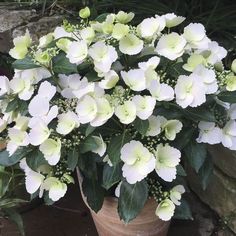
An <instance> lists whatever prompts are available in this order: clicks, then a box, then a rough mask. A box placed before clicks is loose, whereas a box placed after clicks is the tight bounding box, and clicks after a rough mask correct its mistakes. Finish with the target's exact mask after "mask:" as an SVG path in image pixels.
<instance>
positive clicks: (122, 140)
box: [107, 132, 131, 165]
mask: <svg viewBox="0 0 236 236" xmlns="http://www.w3.org/2000/svg"><path fill="white" fill-rule="evenodd" d="M130 140H131V137H130V136H129V135H128V134H127V133H126V132H124V133H123V134H120V135H118V136H115V137H113V138H112V139H111V141H110V143H109V145H108V147H107V154H108V156H109V159H110V160H111V162H112V164H113V165H116V164H117V163H119V162H120V161H121V159H120V150H121V148H122V147H123V146H124V144H126V143H128V142H129V141H130Z"/></svg>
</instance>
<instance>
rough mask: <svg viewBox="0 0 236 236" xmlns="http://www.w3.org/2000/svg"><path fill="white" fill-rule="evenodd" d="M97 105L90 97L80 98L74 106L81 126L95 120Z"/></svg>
mask: <svg viewBox="0 0 236 236" xmlns="http://www.w3.org/2000/svg"><path fill="white" fill-rule="evenodd" d="M97 111H98V108H97V103H96V100H95V99H94V98H93V97H91V96H90V95H85V96H84V97H82V98H81V99H80V100H79V101H78V103H77V106H76V113H77V115H78V120H79V122H80V123H81V124H86V123H89V122H91V121H92V120H94V119H95V117H96V115H97Z"/></svg>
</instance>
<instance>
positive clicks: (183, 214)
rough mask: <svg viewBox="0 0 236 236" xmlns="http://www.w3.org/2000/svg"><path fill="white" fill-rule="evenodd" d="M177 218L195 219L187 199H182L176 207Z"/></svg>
mask: <svg viewBox="0 0 236 236" xmlns="http://www.w3.org/2000/svg"><path fill="white" fill-rule="evenodd" d="M174 218H175V219H180V220H193V216H192V212H191V209H190V207H189V204H188V203H187V201H186V200H184V199H182V200H181V204H180V205H179V206H176V208H175V214H174Z"/></svg>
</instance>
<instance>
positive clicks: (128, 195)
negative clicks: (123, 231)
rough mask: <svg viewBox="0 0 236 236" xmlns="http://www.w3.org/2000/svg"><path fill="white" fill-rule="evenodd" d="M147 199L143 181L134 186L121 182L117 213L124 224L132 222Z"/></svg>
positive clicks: (146, 186)
mask: <svg viewBox="0 0 236 236" xmlns="http://www.w3.org/2000/svg"><path fill="white" fill-rule="evenodd" d="M147 198H148V185H147V182H146V181H145V180H142V181H141V182H137V183H136V184H129V183H127V182H126V181H124V182H122V184H121V188H120V197H119V200H118V213H119V215H120V218H121V219H122V220H124V222H125V223H129V222H130V221H131V220H133V219H134V218H135V217H136V216H137V215H138V214H139V212H140V211H141V210H142V208H143V206H144V204H145V203H146V201H147Z"/></svg>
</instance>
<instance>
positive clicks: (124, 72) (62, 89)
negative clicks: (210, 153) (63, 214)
mask: <svg viewBox="0 0 236 236" xmlns="http://www.w3.org/2000/svg"><path fill="white" fill-rule="evenodd" d="M133 17H134V14H133V13H125V12H122V11H121V12H119V13H118V14H108V15H107V16H106V18H105V19H104V21H102V22H101V21H88V22H87V23H86V25H83V27H74V28H73V27H72V28H73V29H72V30H69V29H68V27H65V26H64V27H63V26H60V27H57V28H56V29H55V30H54V31H53V32H52V33H49V34H47V35H45V36H43V37H41V38H40V40H39V44H38V45H37V47H36V49H35V47H34V50H31V46H32V40H31V38H30V35H29V32H28V31H27V32H26V34H25V35H24V36H21V37H17V38H15V39H14V48H13V49H11V51H10V55H11V56H12V57H13V58H15V59H20V60H21V59H22V60H23V59H24V58H26V56H29V55H30V56H31V57H32V59H33V62H34V63H36V64H37V65H38V67H36V68H32V69H21V70H19V69H17V70H15V74H14V77H13V78H12V79H11V80H9V79H8V78H7V77H4V76H1V77H0V96H2V97H3V99H2V100H0V107H1V113H2V114H3V115H2V116H1V118H0V132H4V131H7V134H8V139H7V148H6V150H7V151H8V152H9V155H10V157H9V158H11V156H12V155H14V153H15V152H16V151H17V150H18V148H20V147H27V146H30V147H31V146H33V147H37V148H38V149H39V151H40V152H41V153H42V154H43V156H44V158H45V160H46V161H47V163H48V166H46V167H47V168H46V167H45V166H43V168H39V169H38V171H34V170H32V169H30V167H29V166H28V165H27V163H26V161H25V159H22V160H21V162H20V166H21V168H22V169H23V170H24V171H25V175H26V180H25V183H26V189H27V191H28V192H29V193H31V194H33V193H35V192H36V191H38V190H39V192H40V194H39V195H40V196H42V195H43V192H44V191H49V198H51V199H52V200H53V201H56V200H58V199H60V198H61V197H63V196H64V194H65V192H66V190H67V185H66V183H64V182H63V181H61V180H60V179H58V178H57V177H55V176H53V174H52V173H53V172H52V171H51V168H53V166H55V165H57V164H58V163H59V162H60V160H61V158H62V151H63V144H62V138H63V137H67V135H69V134H71V133H72V132H78V130H79V129H80V127H82V126H84V125H88V124H89V125H90V126H92V127H94V128H97V127H103V125H105V124H106V123H107V122H108V121H110V120H113V119H115V120H117V121H118V122H119V123H120V125H121V127H125V129H128V128H132V127H133V126H132V125H133V122H134V121H135V120H137V119H139V120H141V121H146V120H147V121H148V125H149V127H148V129H147V131H146V133H145V135H143V136H142V137H153V138H155V137H162V138H164V140H165V142H159V143H158V144H157V145H155V146H152V147H150V146H148V145H146V144H145V143H142V140H143V139H142V137H141V138H139V139H138V138H137V139H136V138H135V139H133V140H130V141H129V142H127V143H125V144H124V145H123V146H122V148H121V151H120V159H121V161H122V163H123V166H122V173H123V177H124V179H125V180H126V181H127V182H128V183H130V184H135V183H137V182H139V181H141V180H143V179H145V178H146V177H147V176H148V174H149V173H151V172H153V171H155V172H156V174H157V175H158V176H159V177H160V178H161V179H163V180H164V181H166V182H171V181H173V180H174V179H175V178H176V174H177V171H176V167H177V166H178V164H179V163H180V159H181V152H180V151H179V150H178V149H177V148H175V147H174V146H173V145H172V144H171V142H172V141H174V140H175V139H176V135H177V134H178V133H179V132H181V130H182V128H183V126H184V124H183V123H182V122H181V120H178V119H166V118H165V117H164V116H162V115H158V114H157V115H156V113H155V112H154V111H155V109H156V108H157V107H158V106H159V105H160V104H162V103H171V104H175V105H176V106H178V107H180V108H181V109H187V108H196V107H199V106H201V105H203V104H205V103H206V101H207V97H208V96H216V95H217V94H218V93H219V92H220V90H226V91H234V90H236V77H235V75H234V72H235V71H234V72H233V71H232V72H231V74H230V76H229V78H227V79H226V82H225V85H224V86H219V82H218V80H217V76H216V73H215V69H214V65H218V64H221V60H222V59H223V58H224V57H225V56H226V54H227V52H226V50H225V49H224V48H223V47H221V46H219V45H218V43H217V42H215V41H211V40H210V39H209V38H208V36H207V34H206V31H205V28H204V26H203V25H202V24H199V23H191V24H189V25H187V26H185V27H184V30H183V32H182V33H181V34H179V33H176V32H174V31H172V27H174V26H177V25H179V24H181V23H182V22H183V21H184V20H185V18H184V17H181V16H176V15H175V14H173V13H171V14H166V15H162V16H158V15H156V16H154V17H150V18H147V19H144V20H143V21H142V22H141V23H140V24H139V25H138V26H133V25H132V24H131V23H130V22H131V20H132V19H133ZM52 44H53V46H50V45H52ZM50 47H52V48H53V51H54V53H50V52H51V51H52V50H51V51H50V50H49V48H50ZM60 53H62V55H64V59H66V60H68V61H69V62H70V63H71V65H72V64H73V65H76V66H78V68H80V66H83V65H86V64H88V65H89V67H88V68H89V71H88V72H93V73H92V74H94V78H95V79H94V78H92V79H91V78H90V76H89V75H88V74H83V73H80V70H78V72H77V73H75V72H74V71H73V72H71V73H67V72H65V73H64V74H63V73H57V72H56V71H54V64H53V63H52V61H53V57H57V55H59V54H60ZM183 56H186V57H187V60H186V59H184V57H183ZM143 58H145V59H143ZM166 60H167V61H168V63H169V64H170V65H171V66H174V64H176V63H181V62H182V63H184V64H183V66H182V70H184V71H185V72H184V73H183V74H181V75H179V76H177V78H176V79H175V83H174V85H171V84H169V83H167V82H165V78H164V79H161V77H162V75H161V73H160V71H163V70H164V71H165V67H163V64H162V63H163V61H166ZM58 63H59V62H58ZM166 76H167V78H166V79H170V78H168V76H170V75H168V74H167V75H166ZM116 90H119V97H114V96H113V94H114V91H116ZM14 99H18V100H19V101H23V102H25V103H26V104H27V108H26V110H27V112H26V114H21V113H20V112H18V111H16V110H11V111H8V109H7V107H9V104H10V102H12V101H13V100H14ZM58 99H63V100H66V99H67V100H70V99H71V100H73V101H74V104H73V107H74V109H71V110H68V111H66V112H60V109H59V106H58V105H55V103H54V101H56V100H58ZM217 102H218V103H219V104H222V102H221V103H220V101H217ZM223 106H224V107H225V109H226V110H228V118H229V119H228V121H227V123H226V124H225V126H224V127H218V126H217V123H214V122H206V121H201V122H198V123H197V125H198V129H199V137H198V138H197V142H203V143H209V144H216V143H222V144H223V145H224V146H225V147H228V148H230V149H232V150H236V122H235V119H236V106H235V105H231V106H229V105H228V104H223ZM53 122H54V123H56V126H55V127H54V126H51V125H52V123H53ZM10 124H14V125H11V126H9V125H10ZM93 137H94V140H96V143H97V146H98V147H97V148H96V149H94V150H92V151H93V152H94V153H97V154H98V155H99V156H101V157H105V158H106V160H107V162H108V164H110V165H112V164H111V162H110V159H109V156H108V155H107V153H106V149H107V145H108V143H106V142H104V141H103V140H104V137H103V133H102V132H101V133H100V136H93ZM32 158H33V157H32ZM183 192H184V189H183V186H180V187H179V186H178V187H176V188H174V189H173V191H172V194H171V198H170V199H166V200H164V201H162V202H161V203H160V204H159V206H158V208H157V215H158V216H159V217H160V218H161V219H163V220H169V219H170V218H171V217H172V216H173V212H174V208H175V207H174V204H177V205H179V200H180V198H181V194H182V193H183Z"/></svg>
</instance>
